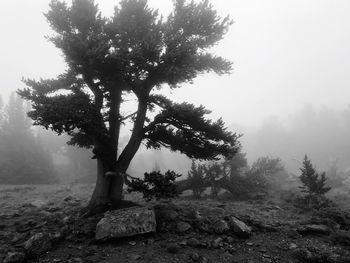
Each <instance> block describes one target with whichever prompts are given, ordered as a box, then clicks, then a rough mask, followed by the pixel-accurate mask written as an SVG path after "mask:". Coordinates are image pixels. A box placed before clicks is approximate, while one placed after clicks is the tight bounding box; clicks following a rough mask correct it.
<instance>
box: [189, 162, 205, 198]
mask: <svg viewBox="0 0 350 263" xmlns="http://www.w3.org/2000/svg"><path fill="white" fill-rule="evenodd" d="M204 177H205V165H204V164H203V165H201V164H197V165H196V163H195V161H194V160H192V164H191V170H190V171H189V172H188V177H187V185H188V188H189V189H191V190H192V192H193V195H194V197H196V198H200V197H201V194H202V193H203V192H204V190H205V188H206V186H207V185H206V182H205V178H204Z"/></svg>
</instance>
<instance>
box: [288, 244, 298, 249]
mask: <svg viewBox="0 0 350 263" xmlns="http://www.w3.org/2000/svg"><path fill="white" fill-rule="evenodd" d="M296 248H298V245H297V244H295V243H290V244H289V249H290V250H293V249H296Z"/></svg>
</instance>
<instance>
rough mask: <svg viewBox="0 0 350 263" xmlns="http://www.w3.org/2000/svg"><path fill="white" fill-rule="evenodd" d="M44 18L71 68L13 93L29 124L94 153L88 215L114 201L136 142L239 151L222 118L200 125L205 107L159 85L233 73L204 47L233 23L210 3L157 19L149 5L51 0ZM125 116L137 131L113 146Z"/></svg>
mask: <svg viewBox="0 0 350 263" xmlns="http://www.w3.org/2000/svg"><path fill="white" fill-rule="evenodd" d="M46 17H47V19H48V21H49V23H50V25H51V27H52V29H53V30H54V31H55V35H54V36H52V37H51V38H50V40H51V41H52V42H53V43H54V44H55V46H56V47H57V48H59V49H60V50H61V51H62V53H63V55H64V57H65V60H66V62H67V65H68V70H67V72H65V73H64V74H62V75H60V76H58V77H57V78H56V79H48V80H40V81H37V80H32V79H26V80H25V81H24V82H25V84H26V85H27V88H25V89H23V90H20V91H19V94H20V95H21V96H22V97H23V98H25V99H27V100H30V101H31V102H32V106H33V110H32V111H31V112H30V113H29V116H30V117H31V118H32V119H33V120H34V124H36V125H42V126H44V127H45V128H48V129H52V130H54V131H55V132H57V133H58V134H62V133H67V134H69V135H70V136H71V140H70V141H69V144H72V145H77V146H81V147H91V148H92V149H93V153H94V158H96V159H97V164H98V165H97V167H98V168H97V170H98V173H97V181H96V187H95V190H94V192H93V195H92V198H91V200H90V203H89V208H90V209H94V208H96V207H100V206H105V205H106V204H108V203H112V204H115V205H117V204H118V203H120V201H121V199H122V188H123V182H124V179H123V177H125V176H126V175H125V173H126V171H127V169H128V167H129V164H130V162H131V160H132V158H133V157H134V155H135V153H136V152H137V150H138V149H139V146H140V144H141V142H144V143H145V145H146V146H147V147H148V148H155V149H158V148H160V147H162V146H163V147H167V148H170V149H171V150H173V151H179V152H181V153H183V154H186V155H187V156H189V157H190V158H198V159H203V160H211V159H215V158H217V157H218V156H220V155H223V156H231V155H233V154H234V153H235V152H236V151H237V148H238V144H239V143H238V140H237V139H238V136H237V135H236V134H233V133H231V132H229V131H227V130H226V128H225V127H224V122H223V121H222V120H221V119H219V120H217V121H215V122H213V121H211V120H208V119H206V118H205V116H206V115H207V114H209V113H210V111H209V110H207V109H206V108H205V107H203V106H199V107H197V106H194V105H192V104H189V103H187V102H184V103H174V102H172V101H171V100H170V99H168V98H166V97H165V96H163V95H160V90H161V88H162V87H164V85H165V84H167V85H169V86H170V87H171V88H173V89H175V88H178V87H180V84H182V83H186V82H191V81H192V80H193V79H194V78H196V77H197V75H198V74H202V73H206V72H215V73H217V74H225V73H229V72H230V70H231V62H229V61H227V60H225V59H223V58H221V57H218V56H215V55H213V54H211V53H210V52H209V49H210V48H211V47H212V46H213V45H215V44H216V43H217V42H218V41H219V40H221V39H222V38H223V36H224V35H225V33H226V32H227V30H228V27H229V26H230V25H231V23H232V21H231V20H230V19H229V18H228V17H226V18H223V19H222V18H220V17H219V16H218V14H217V12H216V11H215V10H213V7H212V5H210V4H209V3H208V1H201V2H198V3H196V2H194V1H191V2H190V3H187V2H186V1H184V0H176V1H174V9H173V11H172V13H171V14H170V15H169V16H168V17H167V18H166V19H163V18H162V17H161V16H159V15H158V12H157V11H156V10H153V9H151V8H150V7H149V6H148V5H147V1H146V0H122V1H121V2H120V3H119V6H118V7H116V8H115V12H114V15H113V16H112V17H110V18H105V17H103V16H102V15H101V13H100V12H99V9H98V6H97V5H96V4H95V3H94V1H93V0H73V2H72V5H70V6H69V5H67V4H66V3H65V2H63V1H58V0H53V1H52V2H51V3H50V10H49V11H48V13H47V14H46ZM61 91H64V92H61ZM213 92H214V91H213ZM130 94H133V95H134V96H135V97H136V98H137V104H138V105H137V111H136V112H135V113H134V114H129V115H126V116H125V114H123V112H122V111H121V106H122V104H123V102H125V96H127V95H130ZM147 112H149V113H151V114H147ZM127 119H131V120H132V122H133V128H132V130H131V135H130V139H129V141H128V143H127V144H126V146H125V147H124V149H119V147H118V145H119V144H118V143H119V134H120V128H121V126H122V125H123V123H124V122H125V121H126V120H127Z"/></svg>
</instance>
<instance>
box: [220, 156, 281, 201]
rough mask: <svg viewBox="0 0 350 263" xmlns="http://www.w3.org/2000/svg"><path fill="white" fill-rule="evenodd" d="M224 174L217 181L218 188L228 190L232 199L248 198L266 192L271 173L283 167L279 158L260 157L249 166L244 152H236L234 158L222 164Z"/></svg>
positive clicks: (271, 176) (273, 173)
mask: <svg viewBox="0 0 350 263" xmlns="http://www.w3.org/2000/svg"><path fill="white" fill-rule="evenodd" d="M222 165H223V166H224V167H223V169H222V170H223V171H226V173H224V176H223V177H222V179H220V180H219V181H218V185H219V187H220V188H222V189H225V190H227V191H229V192H230V193H231V194H232V196H233V197H234V199H250V198H252V197H254V196H256V195H259V194H266V193H267V190H268V189H269V187H270V181H271V180H273V179H272V178H273V175H275V174H276V173H278V172H279V171H282V170H283V169H284V167H283V165H282V164H281V160H280V159H279V158H270V157H260V158H258V159H257V160H256V161H255V162H254V163H253V164H252V166H251V168H249V167H248V162H247V159H246V155H245V153H241V152H239V153H237V154H236V155H235V156H234V158H232V159H231V160H227V161H225V162H224V163H223V164H222Z"/></svg>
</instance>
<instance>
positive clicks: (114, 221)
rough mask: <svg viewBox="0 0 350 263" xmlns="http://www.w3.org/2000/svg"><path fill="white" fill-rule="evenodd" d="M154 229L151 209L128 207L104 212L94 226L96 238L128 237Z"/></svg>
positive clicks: (150, 231) (153, 215)
mask: <svg viewBox="0 0 350 263" xmlns="http://www.w3.org/2000/svg"><path fill="white" fill-rule="evenodd" d="M155 231H156V216H155V213H154V210H153V209H150V208H147V207H130V208H125V209H120V210H113V211H109V212H106V213H105V214H104V218H102V219H101V220H100V221H99V222H98V223H97V226H96V236H95V238H96V239H97V240H106V239H109V238H120V237H129V236H135V235H140V234H146V233H152V232H155Z"/></svg>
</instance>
